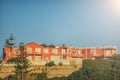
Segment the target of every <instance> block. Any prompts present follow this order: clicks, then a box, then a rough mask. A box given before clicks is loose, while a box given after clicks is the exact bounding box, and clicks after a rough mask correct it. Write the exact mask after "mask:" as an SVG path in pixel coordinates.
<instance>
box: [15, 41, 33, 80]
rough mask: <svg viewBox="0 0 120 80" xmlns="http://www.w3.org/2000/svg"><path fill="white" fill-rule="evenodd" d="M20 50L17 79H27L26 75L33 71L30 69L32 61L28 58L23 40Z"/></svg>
mask: <svg viewBox="0 0 120 80" xmlns="http://www.w3.org/2000/svg"><path fill="white" fill-rule="evenodd" d="M19 50H20V55H19V56H18V57H17V58H18V59H17V62H16V66H15V69H16V70H15V71H16V76H17V80H25V77H26V76H27V74H28V73H29V72H30V71H31V70H30V67H31V63H30V62H29V60H28V59H27V54H26V52H25V47H24V44H23V42H22V43H20V46H19Z"/></svg>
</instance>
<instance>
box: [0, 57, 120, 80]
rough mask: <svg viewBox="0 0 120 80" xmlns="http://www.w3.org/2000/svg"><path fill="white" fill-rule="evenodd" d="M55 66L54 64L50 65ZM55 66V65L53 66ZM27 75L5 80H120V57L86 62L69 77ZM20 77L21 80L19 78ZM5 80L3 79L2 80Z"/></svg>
mask: <svg viewBox="0 0 120 80" xmlns="http://www.w3.org/2000/svg"><path fill="white" fill-rule="evenodd" d="M49 65H50V66H51V65H53V63H49ZM53 66H54V65H53ZM16 69H17V70H16V71H18V72H19V71H21V70H23V68H18V67H16ZM23 74H25V75H24V76H23V79H22V78H20V76H22V74H21V73H20V74H19V75H18V74H17V73H16V74H15V75H10V76H8V77H6V78H5V79H4V80H16V79H17V80H120V55H116V56H113V57H112V58H110V59H108V60H103V59H96V60H84V61H83V67H82V68H81V69H79V70H78V71H75V72H73V73H72V74H70V75H69V76H68V77H64V76H63V77H60V78H58V77H54V78H51V79H49V78H48V77H47V73H46V72H43V73H34V74H27V73H26V72H24V73H23ZM18 76H19V78H17V77H18ZM0 80H3V79H0Z"/></svg>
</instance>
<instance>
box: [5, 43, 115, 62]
mask: <svg viewBox="0 0 120 80" xmlns="http://www.w3.org/2000/svg"><path fill="white" fill-rule="evenodd" d="M25 49H26V52H27V55H28V58H29V59H30V60H31V61H40V60H56V59H67V60H71V59H95V58H96V57H111V56H113V55H115V54H117V48H116V47H106V48H71V47H67V46H59V47H56V48H46V47H43V46H41V45H39V44H37V43H35V42H31V43H28V44H26V45H25ZM19 54H20V52H19V50H18V47H13V48H12V50H10V48H4V49H3V56H4V60H3V61H4V62H5V61H7V60H8V59H10V58H12V57H16V56H17V55H19Z"/></svg>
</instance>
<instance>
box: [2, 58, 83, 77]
mask: <svg viewBox="0 0 120 80" xmlns="http://www.w3.org/2000/svg"><path fill="white" fill-rule="evenodd" d="M14 66H15V64H2V65H0V77H1V78H4V77H6V76H8V75H10V74H14V72H15V68H14ZM81 67H82V60H81V61H79V64H78V63H76V61H70V64H69V65H62V66H59V65H55V66H52V67H49V66H44V65H32V66H31V69H32V73H41V72H43V71H46V72H47V74H48V75H47V76H48V77H49V78H52V77H61V76H68V75H70V74H71V73H72V72H74V71H76V70H78V69H79V68H81Z"/></svg>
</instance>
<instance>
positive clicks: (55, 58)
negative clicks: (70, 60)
mask: <svg viewBox="0 0 120 80" xmlns="http://www.w3.org/2000/svg"><path fill="white" fill-rule="evenodd" d="M51 60H60V56H51Z"/></svg>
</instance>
